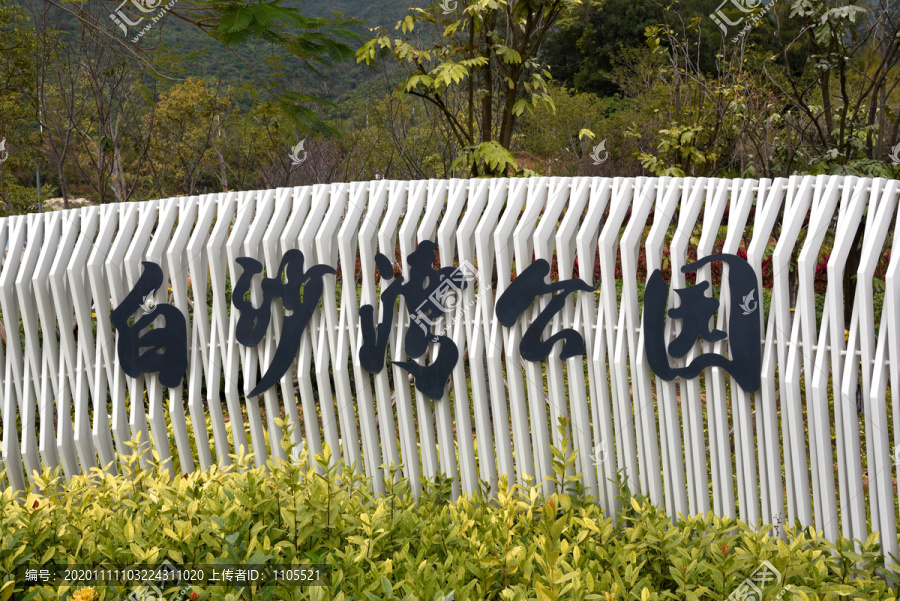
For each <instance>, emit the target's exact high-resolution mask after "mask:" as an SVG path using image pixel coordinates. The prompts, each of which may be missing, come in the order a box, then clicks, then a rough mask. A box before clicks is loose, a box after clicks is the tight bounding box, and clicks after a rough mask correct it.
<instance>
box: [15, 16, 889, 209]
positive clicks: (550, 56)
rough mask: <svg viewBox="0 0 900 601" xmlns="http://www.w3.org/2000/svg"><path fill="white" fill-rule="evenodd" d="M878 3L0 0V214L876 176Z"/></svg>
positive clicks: (881, 53) (885, 158) (884, 155)
mask: <svg viewBox="0 0 900 601" xmlns="http://www.w3.org/2000/svg"><path fill="white" fill-rule="evenodd" d="M898 10H900V9H898V7H897V6H895V5H894V4H893V3H891V2H888V0H869V1H867V2H865V3H863V4H860V3H858V2H855V1H848V0H774V1H772V2H769V3H768V4H765V3H763V2H762V1H757V0H746V1H745V2H743V3H741V2H738V1H737V0H735V2H728V3H725V4H721V3H717V1H716V0H675V1H673V2H671V3H669V4H661V3H659V2H657V1H656V0H581V1H578V0H536V1H534V2H528V3H526V2H521V1H508V0H445V1H443V2H442V3H440V4H438V3H437V2H435V3H432V4H425V3H422V4H421V5H420V6H415V5H412V6H410V5H409V4H407V3H403V4H399V3H398V2H397V1H396V0H378V1H376V2H368V1H367V2H363V1H361V0H331V1H328V0H307V1H304V2H295V1H292V2H287V1H284V0H251V1H249V2H237V1H234V0H128V1H127V2H125V3H119V2H106V1H98V2H94V1H91V2H86V1H75V2H64V1H63V0H0V48H2V49H3V52H2V53H0V201H2V202H0V207H2V211H3V212H5V213H19V212H25V211H30V210H36V209H37V208H38V206H39V201H40V200H42V199H46V198H48V197H51V196H54V197H62V199H63V200H62V204H63V205H64V206H65V205H66V203H67V202H68V200H69V199H70V198H76V197H77V198H85V199H87V200H88V201H90V202H94V203H105V202H111V201H129V200H142V199H147V198H158V197H167V196H178V195H192V194H198V193H203V192H209V191H217V190H236V189H254V188H272V187H278V186H286V185H300V184H307V183H316V182H333V181H350V180H362V179H372V178H375V177H386V178H395V179H420V178H446V177H472V176H503V175H506V176H530V175H535V174H538V175H605V176H613V175H617V176H628V175H673V176H725V177H779V176H785V175H790V174H795V173H846V174H863V175H876V176H885V177H896V176H897V174H898V169H900V118H898V116H900V90H898V84H900V66H898V61H900V39H898V33H900V15H898ZM111 15H118V16H117V17H115V18H112V17H111ZM126 21H127V24H126ZM399 21H402V27H401V28H400V29H396V28H395V25H396V24H397V23H398V22H399ZM39 181H40V190H38V182H39Z"/></svg>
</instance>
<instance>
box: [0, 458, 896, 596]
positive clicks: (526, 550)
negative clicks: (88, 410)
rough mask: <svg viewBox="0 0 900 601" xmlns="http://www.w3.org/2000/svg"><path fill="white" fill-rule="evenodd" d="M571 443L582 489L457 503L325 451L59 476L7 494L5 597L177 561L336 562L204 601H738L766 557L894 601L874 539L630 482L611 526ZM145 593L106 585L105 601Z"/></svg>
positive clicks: (802, 575)
mask: <svg viewBox="0 0 900 601" xmlns="http://www.w3.org/2000/svg"><path fill="white" fill-rule="evenodd" d="M567 447H568V442H567V441H564V443H563V448H562V449H553V453H554V472H555V478H554V486H555V487H556V489H557V490H568V491H570V492H572V493H573V494H568V493H554V494H551V495H549V496H545V495H542V494H541V493H540V489H539V488H537V487H527V488H522V487H518V486H514V487H512V488H511V489H510V492H505V491H506V490H507V482H506V480H505V479H503V480H501V482H500V492H499V494H497V495H496V496H495V497H487V496H484V495H481V494H479V495H476V496H475V497H473V498H467V497H465V496H463V497H462V498H460V499H458V500H457V501H455V502H454V501H450V500H449V497H450V494H449V489H448V483H447V482H446V481H445V482H438V483H430V484H427V485H426V486H425V488H424V492H423V494H422V495H421V497H420V498H419V499H418V501H416V500H415V499H413V498H412V495H411V494H410V492H409V490H408V487H407V486H406V485H405V484H404V483H403V481H402V479H400V478H398V479H397V482H396V484H393V485H391V484H390V483H388V492H387V493H386V494H385V495H383V496H381V497H376V496H374V495H373V494H372V493H371V492H370V489H369V486H368V485H367V483H366V481H365V479H364V478H362V477H361V476H359V475H358V474H356V473H355V472H351V471H350V470H347V469H344V470H343V471H342V472H340V473H339V472H338V467H337V466H330V463H331V456H330V451H329V450H328V449H327V448H326V451H325V452H324V453H323V454H322V455H319V456H317V457H316V458H315V462H314V463H315V466H314V467H312V468H307V467H306V466H307V465H308V462H307V459H308V458H307V455H306V453H305V452H301V453H300V454H299V462H300V463H299V464H289V463H285V462H280V463H273V462H270V463H269V464H268V466H267V467H268V471H267V470H266V469H263V468H258V469H246V466H247V462H246V461H245V460H241V459H238V463H237V468H238V469H233V470H232V469H223V468H213V469H211V470H210V471H209V472H206V473H195V474H188V475H184V476H179V477H177V478H175V479H172V478H170V477H168V473H167V472H163V473H160V471H159V468H158V467H155V468H153V469H150V470H146V469H141V468H140V467H139V466H138V464H137V462H136V460H135V455H132V456H131V457H129V458H126V459H125V465H126V466H127V471H128V472H129V475H126V476H119V477H112V476H109V475H106V474H103V473H100V472H99V471H97V472H95V473H94V474H92V475H91V476H90V477H78V478H75V479H73V480H72V481H71V482H69V483H67V484H66V483H64V482H63V481H62V479H61V478H60V477H59V476H53V475H51V474H50V473H49V472H45V473H44V475H43V476H42V478H41V480H40V488H41V490H43V491H45V492H44V494H43V495H36V494H33V493H32V494H28V495H27V497H24V498H23V499H19V500H17V499H15V497H14V495H13V493H12V492H11V491H9V490H7V491H5V492H4V493H3V494H2V496H0V516H2V517H0V539H2V545H0V580H2V582H3V585H2V587H0V600H3V601H5V600H6V599H9V598H15V599H30V598H33V599H72V600H76V601H80V600H81V599H90V600H93V599H94V598H95V597H94V594H92V593H90V592H84V591H83V589H81V592H79V590H80V589H79V587H75V588H71V587H70V588H60V589H59V590H56V589H53V590H51V588H50V587H47V588H45V589H33V592H32V593H29V594H25V593H24V592H22V590H23V589H22V588H21V586H22V583H19V584H18V587H19V588H15V587H16V586H17V585H16V584H15V583H14V581H13V579H14V574H15V571H16V569H17V568H18V567H19V566H34V565H35V564H37V563H46V562H56V563H69V564H87V565H97V564H101V563H103V564H116V565H119V566H124V565H131V564H148V563H149V564H157V563H161V562H162V561H164V560H169V561H170V562H172V563H174V564H176V565H181V566H189V565H191V564H212V563H246V564H252V563H264V562H272V563H282V564H290V563H301V564H310V563H322V564H328V565H329V566H331V567H332V569H333V571H332V573H331V577H330V586H328V587H316V588H294V589H277V590H273V589H263V590H257V591H242V592H238V591H236V590H235V589H226V588H225V587H221V586H220V587H206V588H201V587H195V588H193V589H191V591H187V592H188V593H196V594H192V595H190V598H196V599H201V600H205V599H215V600H219V599H224V600H231V599H250V598H252V599H309V600H312V601H320V600H321V601H325V600H329V601H330V600H334V601H343V600H351V599H358V600H367V601H368V600H376V599H398V600H400V599H403V600H410V601H412V600H421V601H425V600H427V601H434V600H439V599H441V598H442V597H443V596H444V595H448V594H449V593H450V592H451V591H453V592H454V596H455V599H456V600H458V601H480V600H483V599H503V600H510V601H512V600H523V601H524V600H533V599H536V600H538V601H545V600H557V599H559V600H563V599H565V600H572V601H581V600H589V599H599V600H602V601H609V600H626V599H627V600H631V599H634V600H639V601H649V600H654V599H677V600H679V601H681V600H691V601H696V600H698V599H716V600H724V599H727V598H728V596H729V595H730V594H731V593H732V592H733V591H735V590H737V589H738V587H740V586H741V583H742V582H744V580H745V579H746V578H748V577H749V576H750V575H751V574H752V573H753V572H754V571H755V570H756V569H757V568H758V567H759V566H760V565H761V562H762V561H763V560H768V561H769V562H770V563H771V564H772V565H773V566H774V567H775V568H777V570H779V571H780V572H781V574H782V575H783V578H782V580H781V582H779V583H770V584H769V586H768V588H767V590H766V591H765V596H764V598H765V599H776V598H780V599H786V600H790V599H827V600H832V599H839V598H841V599H895V596H894V594H893V593H892V592H891V591H890V589H889V588H888V586H887V585H886V584H885V580H884V578H889V579H893V578H894V576H895V571H894V570H895V569H896V566H890V567H885V566H884V560H883V558H881V556H880V555H879V552H878V544H877V541H876V540H875V537H871V538H870V539H869V540H868V541H866V542H865V543H864V544H861V545H860V548H859V549H855V548H854V546H853V544H852V543H849V542H846V541H842V542H840V543H839V544H838V545H837V546H835V545H832V544H830V543H829V542H827V541H826V540H825V539H823V538H821V537H820V536H818V535H817V534H816V533H815V532H814V531H812V529H810V530H808V531H802V530H799V529H798V530H791V529H788V531H787V536H786V537H785V540H782V539H779V538H777V537H776V538H772V537H770V536H769V535H768V534H767V532H768V531H769V529H768V528H763V529H761V530H759V531H757V530H756V529H754V528H751V527H749V526H747V525H745V524H743V523H742V522H740V521H737V520H734V519H720V518H717V517H714V516H713V515H712V514H708V515H705V516H697V517H692V518H689V519H681V520H679V521H678V522H677V523H676V524H673V523H672V522H671V520H670V519H669V518H668V517H667V516H666V515H665V514H664V512H663V511H662V510H661V509H658V508H656V507H654V506H652V505H650V504H649V503H648V502H646V501H643V500H641V499H639V498H635V497H630V496H629V495H628V491H627V489H623V499H622V501H623V503H624V505H623V506H624V508H625V509H624V510H623V512H622V513H621V515H620V516H619V518H618V520H617V521H613V520H611V519H610V518H609V517H606V516H604V515H602V513H601V511H600V509H599V507H598V506H597V505H596V503H595V502H594V501H593V500H592V499H590V498H586V497H584V496H583V495H582V491H580V490H575V487H576V486H577V484H576V478H575V477H574V476H571V475H566V469H567V468H569V467H571V466H572V465H574V462H575V456H574V455H573V454H569V453H568V448H567ZM301 466H302V467H301ZM92 480H93V481H92ZM876 572H879V573H880V574H881V575H880V576H879V574H878V573H876ZM14 588H15V592H14V591H13V589H14ZM76 593H78V594H77V596H76ZM129 594H130V590H129V591H123V590H122V589H121V588H119V589H116V588H101V587H97V588H96V599H98V600H107V599H125V598H127V597H128V595H129ZM12 595H14V597H12ZM181 595H182V596H180V597H179V592H178V590H176V589H175V588H172V589H171V590H168V591H166V599H174V598H180V599H185V598H188V597H186V596H184V595H185V593H184V592H183V593H181ZM745 598H746V599H750V597H745Z"/></svg>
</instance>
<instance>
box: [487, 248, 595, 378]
mask: <svg viewBox="0 0 900 601" xmlns="http://www.w3.org/2000/svg"><path fill="white" fill-rule="evenodd" d="M549 274H550V263H548V262H547V261H546V260H544V259H538V260H537V261H535V262H534V263H532V264H531V265H529V266H528V267H526V268H525V270H524V271H522V273H520V274H519V276H518V277H517V278H516V279H515V280H513V281H512V283H511V284H510V285H509V288H507V289H506V290H505V291H504V292H503V294H502V295H501V296H500V298H499V299H498V300H497V309H496V312H497V320H498V321H499V322H500V323H501V324H502V325H504V326H506V327H507V328H510V327H512V326H513V325H515V323H516V320H517V319H518V318H519V315H521V314H522V312H523V311H525V309H527V308H528V307H530V306H531V305H532V303H533V302H534V300H535V299H536V298H537V297H539V296H543V295H545V294H553V293H554V292H560V294H556V295H554V296H553V298H552V299H550V301H549V302H548V303H547V306H546V307H545V308H544V310H543V311H541V313H540V314H539V315H538V316H537V319H535V321H534V323H532V324H531V325H530V326H528V329H527V330H525V334H524V335H523V336H522V342H520V343H519V352H520V353H522V358H523V359H525V360H526V361H543V360H544V359H546V358H547V357H549V356H550V351H551V350H553V345H554V344H556V343H557V342H559V341H563V348H562V351H561V352H560V354H559V358H560V359H563V360H565V359H569V358H570V357H576V356H578V355H583V354H584V353H585V347H584V338H583V337H582V336H581V334H579V333H578V332H576V331H575V330H573V329H571V328H568V329H565V330H563V331H561V332H559V333H558V334H554V335H553V336H550V337H549V338H547V340H543V341H542V340H541V334H542V333H543V331H544V329H545V328H546V327H547V325H548V324H549V323H550V320H551V319H553V317H554V316H555V315H556V314H557V313H559V312H560V311H561V310H562V308H563V307H564V306H565V303H566V297H567V296H569V295H570V294H572V293H573V292H575V291H576V290H581V291H583V292H593V291H594V288H593V287H592V286H590V285H588V284H587V282H585V281H584V280H578V279H571V280H565V281H563V282H557V283H555V284H552V283H551V284H547V283H546V282H545V281H544V279H545V278H546V277H547V276H548V275H549Z"/></svg>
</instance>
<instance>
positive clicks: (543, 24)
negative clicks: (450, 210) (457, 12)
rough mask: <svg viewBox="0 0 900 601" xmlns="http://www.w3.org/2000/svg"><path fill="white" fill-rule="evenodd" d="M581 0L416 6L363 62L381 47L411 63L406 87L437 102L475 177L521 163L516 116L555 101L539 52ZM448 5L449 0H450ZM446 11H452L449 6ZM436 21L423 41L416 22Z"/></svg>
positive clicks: (372, 43)
mask: <svg viewBox="0 0 900 601" xmlns="http://www.w3.org/2000/svg"><path fill="white" fill-rule="evenodd" d="M579 1H580V0H530V1H522V0H476V1H474V2H469V4H468V5H467V6H466V7H465V9H464V10H463V11H462V15H461V18H459V17H454V16H452V12H451V16H449V17H448V16H446V15H444V14H437V11H436V10H434V11H433V12H428V11H425V10H423V9H418V8H417V9H413V13H412V14H410V15H407V16H406V17H405V18H404V19H403V20H402V21H401V22H400V23H398V24H397V29H399V30H401V31H402V33H403V34H404V36H406V37H404V38H403V39H400V38H392V37H391V36H389V35H387V34H386V33H383V34H382V35H379V36H377V37H375V38H374V39H372V40H369V41H368V42H366V43H365V44H364V45H363V46H362V47H361V48H360V49H359V50H358V51H357V53H356V56H357V61H360V62H361V61H365V62H366V63H367V64H369V63H372V62H373V61H375V60H376V58H378V57H379V55H380V52H381V51H382V49H387V50H389V51H390V56H391V58H392V59H393V60H394V61H396V62H397V63H399V64H400V65H403V66H405V67H406V68H407V75H406V77H405V78H404V79H403V81H402V82H401V84H400V89H401V90H402V91H404V92H405V93H407V94H411V95H413V96H417V97H419V98H421V99H422V100H423V101H425V102H428V103H430V104H431V105H433V106H434V107H436V108H437V109H438V111H439V114H440V115H441V117H442V119H443V120H444V123H445V125H446V127H447V129H448V131H449V132H450V134H451V135H452V137H453V138H454V139H455V141H456V143H457V144H458V145H459V147H460V148H461V149H462V151H463V153H462V156H461V157H460V161H459V162H460V163H464V164H467V165H468V166H469V168H470V169H471V172H472V174H473V175H477V174H478V171H479V167H481V168H482V169H483V170H484V171H486V172H488V173H493V174H499V173H505V172H506V171H507V168H508V167H514V168H515V161H514V160H513V158H512V155H511V154H510V152H509V149H510V146H511V144H512V140H513V132H514V130H515V124H516V119H517V117H519V116H520V115H521V114H522V113H523V112H525V111H526V110H529V111H530V110H532V109H533V108H534V107H535V106H537V105H538V104H540V103H549V104H551V105H552V100H551V99H550V95H549V94H548V90H547V82H548V80H549V79H550V72H549V71H547V69H546V68H544V67H543V66H542V65H540V64H539V63H538V60H537V52H538V49H539V48H540V45H541V42H543V40H544V39H545V38H546V36H547V34H548V32H549V31H550V29H551V27H553V24H554V23H556V21H557V20H558V19H559V18H560V16H561V15H562V14H563V13H564V12H565V11H566V10H568V9H569V8H571V7H572V6H574V5H576V4H578V2H579ZM447 5H448V6H447V8H449V3H447ZM445 10H446V9H445ZM419 23H422V24H430V25H431V26H432V27H431V28H430V29H431V32H428V31H425V32H422V33H421V34H419V35H418V36H417V37H416V39H414V40H411V39H410V37H409V35H410V34H411V33H412V32H413V31H414V30H415V28H416V25H417V24H419Z"/></svg>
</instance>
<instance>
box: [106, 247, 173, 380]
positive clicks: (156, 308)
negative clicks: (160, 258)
mask: <svg viewBox="0 0 900 601" xmlns="http://www.w3.org/2000/svg"><path fill="white" fill-rule="evenodd" d="M142 265H143V266H144V272H143V273H142V274H141V277H140V278H139V279H138V281H137V283H136V284H135V285H134V288H133V289H132V290H131V292H129V293H128V295H127V296H126V297H125V299H124V300H123V301H122V302H121V303H120V304H119V306H118V307H116V308H115V310H113V312H112V314H111V315H110V321H111V322H112V324H113V326H115V328H116V331H117V332H118V333H119V341H118V344H117V345H116V350H117V351H118V356H119V362H120V363H121V364H122V370H123V371H124V372H125V373H126V374H128V375H129V376H131V377H132V378H137V377H138V376H140V375H141V374H148V373H155V372H159V381H160V383H161V384H162V385H163V386H167V387H169V388H174V387H176V386H180V385H181V379H182V376H183V375H184V372H185V371H186V370H187V362H188V360H187V322H186V321H185V319H184V314H183V313H182V312H181V311H180V310H179V309H178V308H177V307H175V306H174V305H170V304H166V303H159V304H157V303H156V302H155V301H154V300H153V293H154V292H156V290H157V289H158V288H159V287H160V286H162V283H163V271H162V268H161V267H160V266H159V265H157V264H156V263H151V262H149V261H144V262H143V263H142ZM138 311H141V314H140V315H139V316H137V317H135V318H134V324H133V325H131V324H130V323H129V322H130V321H131V317H132V316H134V314H135V313H136V312H138ZM159 317H162V318H163V319H164V320H165V325H164V326H160V325H155V326H154V327H153V328H152V329H149V330H147V331H146V332H145V333H143V334H141V331H142V330H144V329H146V328H147V327H148V326H150V325H151V324H153V323H154V322H155V321H156V319H157V318H159ZM142 349H143V352H142Z"/></svg>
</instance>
